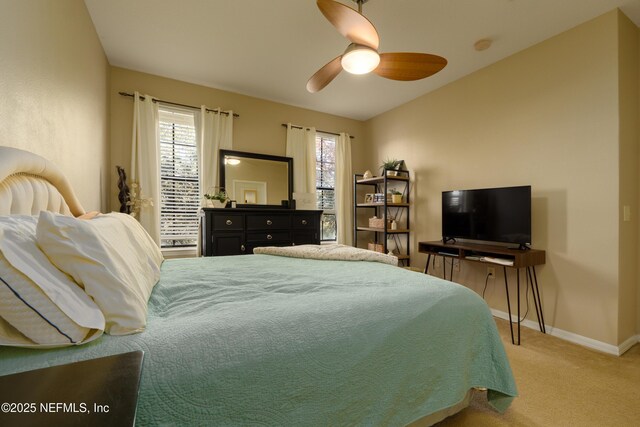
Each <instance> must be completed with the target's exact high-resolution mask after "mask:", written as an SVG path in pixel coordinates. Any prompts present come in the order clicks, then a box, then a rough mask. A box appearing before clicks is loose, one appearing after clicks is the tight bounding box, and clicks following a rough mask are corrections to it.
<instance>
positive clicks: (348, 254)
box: [253, 244, 398, 265]
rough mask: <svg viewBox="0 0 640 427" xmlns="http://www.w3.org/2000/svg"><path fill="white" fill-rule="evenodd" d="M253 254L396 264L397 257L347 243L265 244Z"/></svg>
mask: <svg viewBox="0 0 640 427" xmlns="http://www.w3.org/2000/svg"><path fill="white" fill-rule="evenodd" d="M253 253H254V254H263V255H277V256H286V257H292V258H307V259H323V260H333V261H371V262H381V263H383V264H389V265H398V257H396V256H393V255H387V254H382V253H380V252H374V251H368V250H366V249H359V248H354V247H353V246H347V245H338V244H332V245H300V246H285V247H278V246H265V247H261V248H255V249H254V250H253Z"/></svg>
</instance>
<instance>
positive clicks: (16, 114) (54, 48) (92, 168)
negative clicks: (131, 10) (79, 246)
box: [0, 0, 109, 210]
mask: <svg viewBox="0 0 640 427" xmlns="http://www.w3.org/2000/svg"><path fill="white" fill-rule="evenodd" d="M0 10H1V12H0V76H1V77H0V123H2V126H3V136H2V141H0V145H7V146H12V147H17V148H21V149H24V150H29V151H32V152H35V153H37V154H40V155H42V156H44V157H46V158H48V159H49V160H51V161H53V162H54V163H56V164H57V165H58V166H60V167H61V168H62V170H63V171H64V173H65V174H66V175H67V177H68V178H69V180H70V181H71V184H72V186H73V188H74V189H75V190H76V192H77V195H78V197H79V199H80V201H81V202H82V204H83V206H84V208H85V209H87V210H92V209H105V208H106V207H107V201H106V200H107V188H106V177H107V176H108V175H107V170H106V168H107V167H108V166H109V165H108V151H107V144H108V126H107V122H108V111H109V109H108V85H109V66H108V63H107V59H106V57H105V55H104V52H103V50H102V45H101V44H100V41H99V40H98V36H97V34H96V32H95V29H94V27H93V23H92V22H91V18H90V16H89V13H88V12H87V9H86V7H85V5H84V2H82V0H56V1H50V0H38V1H36V0H30V1H13V0H0Z"/></svg>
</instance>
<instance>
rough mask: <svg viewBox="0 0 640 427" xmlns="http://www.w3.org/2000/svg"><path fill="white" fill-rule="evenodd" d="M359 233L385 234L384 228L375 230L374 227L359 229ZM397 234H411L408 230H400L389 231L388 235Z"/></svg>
mask: <svg viewBox="0 0 640 427" xmlns="http://www.w3.org/2000/svg"><path fill="white" fill-rule="evenodd" d="M357 230H358V231H373V232H376V233H384V228H374V227H358V228H357ZM397 233H409V229H408V228H398V229H397V230H390V229H388V230H387V234H397Z"/></svg>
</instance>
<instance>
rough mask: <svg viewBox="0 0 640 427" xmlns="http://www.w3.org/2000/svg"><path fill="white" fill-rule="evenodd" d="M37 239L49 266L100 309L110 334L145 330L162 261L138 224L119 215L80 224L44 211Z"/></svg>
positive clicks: (106, 215)
mask: <svg viewBox="0 0 640 427" xmlns="http://www.w3.org/2000/svg"><path fill="white" fill-rule="evenodd" d="M36 236H37V240H38V244H39V245H40V248H41V249H42V250H43V252H44V253H46V254H47V256H48V257H49V259H50V260H51V262H53V263H54V264H55V265H56V266H57V267H58V268H59V269H60V270H62V271H64V272H66V273H67V274H69V275H70V276H71V277H72V278H73V279H74V280H75V281H76V282H77V283H78V284H79V285H80V286H82V287H84V290H85V292H86V293H87V294H88V295H89V296H90V297H91V298H93V300H94V301H95V302H96V304H97V305H98V307H100V309H101V310H102V313H103V314H104V316H105V319H106V328H105V331H106V332H107V333H109V334H112V335H126V334H132V333H136V332H142V331H143V330H144V328H145V326H146V323H147V302H148V301H149V296H150V295H151V291H152V290H153V287H154V286H155V284H156V283H157V282H158V280H159V279H160V265H161V264H162V261H163V257H162V253H161V252H160V248H158V246H157V245H156V244H155V242H154V241H153V239H152V238H151V237H150V236H149V235H148V234H147V232H146V231H145V230H144V228H142V226H141V225H140V223H138V221H136V220H135V219H134V218H132V217H131V216H129V215H126V214H121V213H116V212H113V213H110V214H105V215H98V216H96V217H95V218H93V219H90V220H81V219H76V218H73V217H69V216H64V215H59V214H54V213H51V212H45V211H43V212H41V213H40V218H39V219H38V226H37V230H36Z"/></svg>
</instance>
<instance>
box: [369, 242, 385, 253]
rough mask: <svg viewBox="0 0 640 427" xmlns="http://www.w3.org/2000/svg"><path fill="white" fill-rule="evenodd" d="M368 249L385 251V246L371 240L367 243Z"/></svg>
mask: <svg viewBox="0 0 640 427" xmlns="http://www.w3.org/2000/svg"><path fill="white" fill-rule="evenodd" d="M367 249H369V250H370V251H376V252H380V253H384V246H383V245H381V244H379V243H373V242H369V243H368V244H367Z"/></svg>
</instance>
